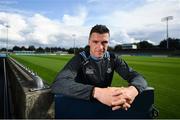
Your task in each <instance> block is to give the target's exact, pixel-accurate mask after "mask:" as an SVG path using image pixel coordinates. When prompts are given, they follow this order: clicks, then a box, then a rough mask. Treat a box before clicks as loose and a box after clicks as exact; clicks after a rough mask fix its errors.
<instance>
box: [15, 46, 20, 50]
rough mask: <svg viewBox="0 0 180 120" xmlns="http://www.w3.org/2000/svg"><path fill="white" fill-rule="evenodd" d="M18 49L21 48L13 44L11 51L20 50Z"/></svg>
mask: <svg viewBox="0 0 180 120" xmlns="http://www.w3.org/2000/svg"><path fill="white" fill-rule="evenodd" d="M20 50H21V48H20V47H19V46H14V47H13V51H20Z"/></svg>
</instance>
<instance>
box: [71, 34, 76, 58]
mask: <svg viewBox="0 0 180 120" xmlns="http://www.w3.org/2000/svg"><path fill="white" fill-rule="evenodd" d="M72 37H73V40H74V55H75V54H76V50H75V45H76V43H75V42H76V41H75V37H76V34H72Z"/></svg>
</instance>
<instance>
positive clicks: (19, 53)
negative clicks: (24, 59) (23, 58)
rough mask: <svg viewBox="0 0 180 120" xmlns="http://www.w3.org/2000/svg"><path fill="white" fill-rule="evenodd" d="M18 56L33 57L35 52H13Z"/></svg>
mask: <svg viewBox="0 0 180 120" xmlns="http://www.w3.org/2000/svg"><path fill="white" fill-rule="evenodd" d="M13 53H15V54H16V55H32V54H34V53H35V51H13Z"/></svg>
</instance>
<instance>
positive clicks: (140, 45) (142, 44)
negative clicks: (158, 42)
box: [137, 41, 154, 49]
mask: <svg viewBox="0 0 180 120" xmlns="http://www.w3.org/2000/svg"><path fill="white" fill-rule="evenodd" d="M137 46H138V49H152V48H153V47H154V46H153V44H151V43H149V42H148V41H141V42H139V43H138V44H137Z"/></svg>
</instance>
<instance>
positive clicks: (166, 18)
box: [161, 16, 173, 49]
mask: <svg viewBox="0 0 180 120" xmlns="http://www.w3.org/2000/svg"><path fill="white" fill-rule="evenodd" d="M169 20H173V16H167V17H164V18H162V19H161V21H162V22H164V21H166V35H167V49H168V48H169V43H168V38H169V33H168V21H169Z"/></svg>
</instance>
